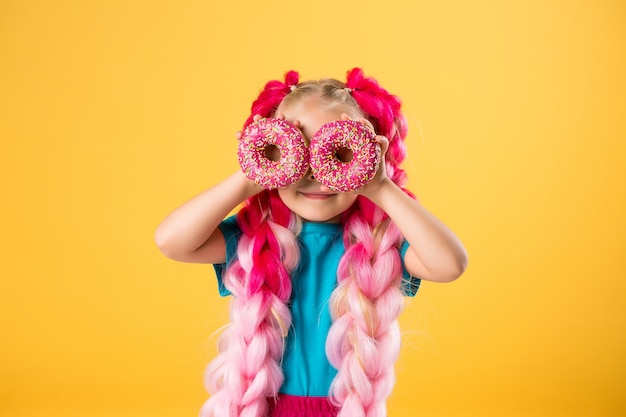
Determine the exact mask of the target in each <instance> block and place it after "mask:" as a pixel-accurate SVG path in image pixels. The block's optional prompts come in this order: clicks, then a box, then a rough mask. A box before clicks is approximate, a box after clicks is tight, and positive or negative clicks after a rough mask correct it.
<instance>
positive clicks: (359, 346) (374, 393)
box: [326, 69, 407, 417]
mask: <svg viewBox="0 0 626 417" xmlns="http://www.w3.org/2000/svg"><path fill="white" fill-rule="evenodd" d="M347 88H348V89H349V90H350V92H351V94H352V97H353V98H354V99H355V101H356V102H357V103H358V105H359V107H360V108H361V110H362V111H363V112H364V113H365V114H366V116H367V117H368V118H369V120H370V121H371V122H372V124H373V125H374V127H375V129H376V131H377V132H378V133H379V134H381V135H385V136H386V137H387V138H388V139H389V142H390V145H389V150H388V151H387V154H386V156H385V162H386V169H387V174H388V175H389V177H390V178H391V179H392V181H393V182H395V183H396V184H398V185H399V186H401V187H402V186H403V185H404V182H405V180H406V176H405V174H404V171H402V170H401V169H400V168H399V164H400V163H401V162H402V160H403V159H404V156H405V154H406V151H405V148H404V143H403V139H404V137H405V136H406V131H407V129H406V122H405V119H404V117H403V116H402V114H401V113H400V101H399V100H398V99H397V97H395V96H393V95H391V94H389V93H388V92H387V91H386V90H384V89H383V88H382V87H380V86H379V85H378V83H377V82H376V81H375V80H373V79H371V78H366V77H364V76H363V72H362V71H361V70H360V69H354V70H352V71H350V72H349V73H348V83H347ZM343 222H344V238H343V239H344V244H345V246H346V253H345V254H344V256H343V257H342V259H341V261H340V263H339V269H338V272H337V275H338V286H337V288H336V289H335V291H334V292H333V294H332V297H331V301H330V309H331V314H332V317H333V319H334V322H333V325H332V327H331V329H330V332H329V335H328V338H327V344H326V352H327V356H328V358H329V360H330V362H331V363H332V364H333V366H335V367H336V368H337V369H338V370H339V372H338V374H337V377H336V378H335V380H334V381H333V384H332V386H331V393H330V395H331V399H332V400H333V402H334V403H336V404H337V405H339V406H340V407H341V411H340V414H339V416H340V417H361V416H363V417H366V416H367V417H386V415H387V414H386V400H387V398H388V396H389V395H390V394H391V391H392V389H393V386H394V384H395V374H394V369H393V365H394V363H395V361H396V359H397V357H398V354H399V352H400V330H399V326H398V322H397V318H398V316H399V314H400V312H401V310H402V307H403V295H402V291H401V281H402V261H401V258H400V252H399V247H400V245H401V243H402V235H401V233H400V231H399V230H398V228H397V227H396V225H395V224H394V223H393V222H392V221H391V220H390V219H389V218H388V216H387V215H386V214H385V213H384V212H383V211H382V210H381V209H380V208H378V207H377V206H376V205H375V204H373V203H372V202H371V201H369V200H368V199H366V198H364V197H359V198H358V199H357V202H356V204H355V205H354V206H353V207H352V209H351V210H349V211H348V212H346V213H344V216H343Z"/></svg>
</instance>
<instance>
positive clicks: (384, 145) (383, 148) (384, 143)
mask: <svg viewBox="0 0 626 417" xmlns="http://www.w3.org/2000/svg"><path fill="white" fill-rule="evenodd" d="M375 140H376V143H378V144H379V145H380V153H381V155H385V154H387V150H388V149H389V139H387V137H386V136H382V135H376V138H375Z"/></svg>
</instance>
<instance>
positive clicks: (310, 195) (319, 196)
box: [300, 191, 335, 200]
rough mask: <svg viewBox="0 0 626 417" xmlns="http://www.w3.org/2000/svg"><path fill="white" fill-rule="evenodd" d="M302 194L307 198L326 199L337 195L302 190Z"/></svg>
mask: <svg viewBox="0 0 626 417" xmlns="http://www.w3.org/2000/svg"><path fill="white" fill-rule="evenodd" d="M300 194H302V195H303V196H304V197H306V198H310V199H311V200H325V199H327V198H330V197H332V196H334V195H335V194H334V193H305V192H302V191H301V192H300Z"/></svg>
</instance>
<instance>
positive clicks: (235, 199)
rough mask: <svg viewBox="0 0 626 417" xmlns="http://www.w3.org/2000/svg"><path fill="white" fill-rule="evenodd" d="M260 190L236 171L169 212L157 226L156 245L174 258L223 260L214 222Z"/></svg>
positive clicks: (223, 249)
mask: <svg viewBox="0 0 626 417" xmlns="http://www.w3.org/2000/svg"><path fill="white" fill-rule="evenodd" d="M262 190H263V188H261V187H260V186H258V185H256V184H255V183H254V182H252V181H250V180H248V179H247V178H246V177H245V176H244V174H243V173H242V172H241V171H238V172H236V173H235V174H233V175H231V176H230V177H228V178H226V179H225V180H224V181H222V182H220V183H218V184H217V185H215V186H213V187H212V188H210V189H208V190H206V191H204V192H203V193H201V194H199V195H197V196H196V197H194V198H192V199H191V200H189V201H187V202H186V203H184V204H183V205H181V206H180V207H178V208H177V209H175V210H174V211H173V212H172V213H170V214H169V215H168V216H167V217H166V218H165V219H164V220H163V221H162V222H161V224H160V225H159V226H158V228H157V230H156V233H155V240H156V243H157V246H158V248H159V249H160V250H161V252H163V254H164V255H165V256H167V257H168V258H172V259H174V260H177V261H182V262H200V263H223V262H225V260H226V244H225V242H224V236H223V235H222V232H221V231H220V229H219V228H218V227H217V226H218V225H219V224H220V222H221V221H222V220H223V219H224V217H226V216H227V215H228V213H230V212H231V211H232V210H233V209H234V208H235V207H237V206H238V205H239V204H240V203H241V202H243V201H244V200H246V199H247V198H249V197H252V196H253V195H255V194H257V193H259V192H261V191H262Z"/></svg>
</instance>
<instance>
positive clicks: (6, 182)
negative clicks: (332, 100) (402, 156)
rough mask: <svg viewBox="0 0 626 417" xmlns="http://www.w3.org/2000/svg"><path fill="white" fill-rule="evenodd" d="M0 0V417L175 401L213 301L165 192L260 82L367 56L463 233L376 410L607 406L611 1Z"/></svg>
mask: <svg viewBox="0 0 626 417" xmlns="http://www.w3.org/2000/svg"><path fill="white" fill-rule="evenodd" d="M245 3H246V2H244V4H242V2H238V1H197V0H196V1H191V0H185V1H169V2H168V1H147V0H143V1H142V0H130V1H123V0H111V1H87V0H85V1H69V0H60V1H54V2H53V1H34V0H27V1H17V0H16V1H3V2H2V3H1V5H0V97H1V103H2V104H1V108H0V140H1V142H0V143H1V145H0V146H1V147H0V149H1V151H0V155H1V156H0V178H1V181H2V187H1V191H0V194H1V195H2V203H1V204H0V212H1V217H0V231H1V234H2V239H1V240H0V253H1V257H0V280H1V281H0V334H1V337H2V342H1V343H0V415H2V416H11V417H25V416H35V415H37V416H40V415H46V416H53V417H56V416H63V417H74V416H81V417H82V416H90V417H92V416H96V417H99V416H103V417H104V416H107V417H108V416H115V417H119V416H122V417H125V416H133V417H141V416H151V417H155V416H157V417H158V416H183V415H189V416H194V415H196V414H197V411H198V409H199V407H200V405H201V404H202V402H203V401H204V399H205V393H204V390H203V388H202V385H201V379H202V372H203V369H204V365H205V363H206V362H207V361H208V360H209V359H210V357H211V356H212V354H213V353H214V343H215V340H216V337H215V335H214V332H215V331H217V330H218V328H219V327H220V326H221V325H222V324H223V323H224V322H225V321H226V318H227V311H226V308H227V304H226V303H225V301H224V300H221V299H219V298H218V296H217V294H216V286H215V283H214V275H213V272H212V268H211V267H210V266H198V265H185V264H179V263H175V262H172V261H169V260H167V259H165V258H164V257H163V256H161V255H160V254H159V253H158V251H157V250H156V248H155V245H154V243H153V240H152V235H153V231H154V228H155V226H156V225H157V224H158V222H159V221H160V220H161V219H162V218H163V217H164V216H165V215H166V214H167V213H168V212H169V211H170V210H171V209H173V208H174V206H176V205H177V204H179V203H180V202H182V201H184V200H185V199H187V198H189V197H191V196H192V195H194V194H195V193H197V192H199V191H201V190H203V189H204V188H206V187H208V186H209V185H211V184H212V183H214V182H216V181H218V180H219V179H220V178H222V177H224V176H226V175H227V174H229V173H231V172H232V171H233V170H235V169H237V163H236V158H235V155H234V150H235V139H234V133H235V131H236V130H237V129H238V128H239V126H240V125H241V123H242V121H243V119H244V118H245V117H246V116H247V111H248V108H249V105H250V102H251V100H252V99H253V98H254V97H255V95H256V94H257V92H258V91H259V89H260V88H261V86H262V85H263V84H264V82H265V81H267V80H268V79H270V78H274V77H281V76H282V74H283V72H284V71H286V70H288V69H291V68H294V69H297V70H299V71H300V72H301V75H302V78H303V79H308V78H318V77H324V76H334V77H340V78H341V77H343V76H344V74H345V72H346V70H348V69H349V68H351V67H353V66H362V67H363V68H365V70H366V72H367V73H369V74H371V75H373V76H375V77H377V78H378V79H379V80H380V82H381V83H382V84H383V85H384V86H386V87H387V88H388V89H390V90H391V91H393V92H395V93H397V94H399V95H400V96H401V97H402V98H403V99H404V104H405V107H404V108H405V112H406V114H407V117H408V118H409V121H410V129H411V133H410V136H409V139H408V141H409V152H410V155H409V158H408V160H407V164H406V169H407V170H408V173H409V174H410V176H411V182H410V186H411V188H412V189H413V190H414V191H415V192H416V193H418V194H419V196H420V198H421V201H422V202H423V203H424V204H425V205H426V206H427V207H429V208H430V209H431V210H432V211H433V212H435V213H436V214H437V215H439V216H440V217H441V218H442V219H443V220H444V221H445V222H447V223H448V224H449V225H450V226H451V227H452V228H453V229H454V230H455V231H456V232H457V233H458V235H459V236H460V237H461V239H462V240H463V241H464V243H465V244H466V246H467V249H468V250H469V253H470V268H469V270H468V271H467V273H466V274H465V276H464V277H463V278H461V279H460V280H459V281H457V282H455V283H453V284H446V285H437V284H431V283H425V284H424V285H423V287H422V289H421V290H420V294H419V296H418V297H417V298H416V299H414V300H412V301H411V302H410V303H409V305H408V307H407V309H406V311H405V314H404V316H403V321H402V324H403V329H404V331H405V345H404V350H403V355H402V357H401V358H400V361H399V363H398V372H399V377H398V384H397V388H396V390H395V393H394V395H393V397H392V399H391V401H390V413H389V414H390V416H393V417H401V416H428V417H446V416H458V417H462V416H514V417H515V416H594V417H595V416H623V415H626V392H625V391H626V388H625V387H626V366H625V363H624V362H625V356H624V354H625V353H626V336H625V334H626V333H625V332H624V329H625V325H626V309H625V307H624V296H625V294H626V283H625V281H626V280H625V279H624V278H625V276H626V274H625V272H624V267H623V262H622V259H623V254H622V253H621V252H622V251H623V250H624V248H625V246H626V245H624V235H625V233H626V221H625V220H624V211H625V210H626V207H625V197H624V189H625V186H624V179H625V169H624V164H625V162H626V161H625V150H626V123H625V122H624V120H625V116H626V114H625V113H626V112H625V110H626V82H625V74H626V58H625V57H626V5H625V4H624V2H621V1H618V0H615V1H608V0H605V1H592V0H588V1H581V0H578V1H558V0H548V1H544V0H531V1H526V0H514V1H453V0H449V1H445V0H444V1H436V0H429V1H412V0H405V1H398V0H389V1H384V2H383V1H371V0H340V1H336V0H319V1H309V2H306V3H305V2H300V1H297V0H292V1H289V2H288V1H279V0H265V1H248V2H247V3H248V4H245Z"/></svg>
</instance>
